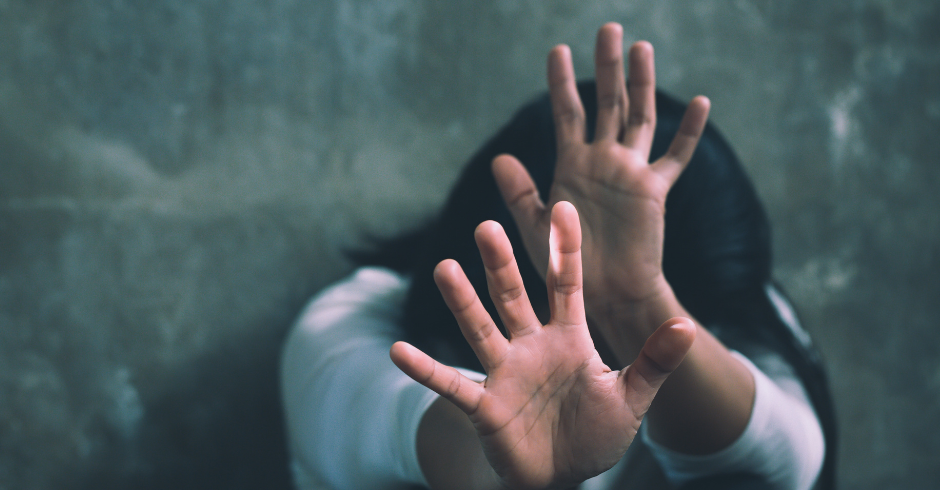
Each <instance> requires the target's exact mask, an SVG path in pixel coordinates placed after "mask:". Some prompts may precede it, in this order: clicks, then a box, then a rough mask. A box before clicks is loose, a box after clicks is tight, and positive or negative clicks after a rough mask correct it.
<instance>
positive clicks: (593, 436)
mask: <svg viewBox="0 0 940 490" xmlns="http://www.w3.org/2000/svg"><path fill="white" fill-rule="evenodd" d="M487 374H488V376H487V380H486V384H485V386H486V392H485V394H484V395H483V397H482V398H481V400H480V403H479V405H478V408H477V409H476V410H475V411H474V412H472V413H470V414H469V415H470V419H471V421H473V424H474V426H475V427H476V428H477V431H478V432H479V435H480V440H481V442H482V444H483V447H484V450H485V451H486V453H487V457H488V459H489V460H490V462H491V464H492V465H493V466H494V468H495V469H496V471H497V473H498V474H500V475H503V477H504V479H505V480H507V481H508V482H511V483H513V484H514V486H518V487H523V488H543V487H546V486H548V484H550V483H552V482H555V483H559V482H561V483H562V484H572V485H573V484H576V483H577V482H579V481H582V480H584V479H587V478H589V477H591V476H594V475H596V474H599V473H601V472H602V471H604V470H606V469H608V468H610V467H611V466H613V465H614V464H615V463H616V462H617V461H618V460H619V458H620V457H621V456H622V455H623V453H624V452H625V451H626V450H627V448H628V447H629V445H630V442H631V441H632V440H633V438H634V436H635V435H636V432H637V429H638V427H639V424H640V419H639V417H637V416H636V414H635V413H634V412H633V410H632V409H631V407H629V406H628V405H627V404H626V403H625V398H624V396H625V394H624V389H623V385H622V383H621V382H620V380H619V376H618V374H619V373H617V372H612V371H611V370H610V368H608V367H607V366H606V365H604V364H603V363H602V362H601V360H600V357H599V356H598V355H597V351H596V350H595V349H594V344H593V342H592V341H591V338H590V335H589V334H588V333H587V325H583V324H582V325H574V326H571V325H554V324H549V325H545V326H544V327H542V328H541V329H540V330H539V331H536V332H533V333H530V334H527V335H524V336H521V337H514V338H513V339H512V340H511V341H510V350H509V352H508V355H507V356H506V358H505V359H503V360H502V361H501V362H500V363H499V364H497V365H496V366H495V367H494V368H493V369H491V370H489V371H488V373H487ZM646 408H647V407H646V406H642V407H637V408H636V409H637V410H640V411H641V413H642V412H645V410H646Z"/></svg>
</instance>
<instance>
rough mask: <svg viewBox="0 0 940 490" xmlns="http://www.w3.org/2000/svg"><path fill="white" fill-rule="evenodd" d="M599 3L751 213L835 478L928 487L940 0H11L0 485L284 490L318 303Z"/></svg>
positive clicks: (934, 415) (2, 187) (2, 211)
mask: <svg viewBox="0 0 940 490" xmlns="http://www.w3.org/2000/svg"><path fill="white" fill-rule="evenodd" d="M609 20H614V21H618V22H621V23H622V24H623V25H624V28H625V37H626V38H627V40H628V42H629V41H632V40H635V39H648V40H650V41H651V42H652V43H653V45H654V46H655V48H656V54H657V58H656V61H657V70H658V80H659V84H660V86H661V87H662V88H664V89H666V90H668V91H670V92H672V93H674V94H676V95H678V96H679V97H681V98H691V97H692V96H694V95H696V94H699V93H702V94H706V95H708V96H709V97H710V98H711V99H712V105H713V112H712V120H713V121H715V122H716V123H717V124H718V126H719V127H720V128H721V129H722V130H723V132H724V134H725V135H726V136H727V137H728V139H729V140H730V141H731V143H732V145H733V146H734V148H735V149H736V151H737V152H738V154H739V156H740V157H741V159H742V161H743V162H744V164H745V166H746V168H747V170H748V172H749V173H750V175H751V177H752V178H753V180H754V182H755V184H756V187H757V189H758V191H759V193H760V195H761V197H762V198H763V199H764V201H765V203H766V205H767V210H768V212H769V214H770V216H771V220H772V223H773V225H774V247H775V260H776V262H775V264H776V267H775V276H776V277H777V279H778V280H779V281H780V282H781V284H782V285H783V286H784V287H785V288H786V290H787V291H788V292H789V293H790V295H791V296H792V297H793V299H794V302H795V303H796V305H797V307H798V309H799V310H800V312H801V313H802V315H803V317H804V321H805V323H806V326H807V328H808V330H809V331H810V332H811V333H812V334H813V336H814V337H815V339H816V341H817V343H818V344H819V345H820V348H821V350H822V351H823V353H824V356H825V358H826V362H827V366H828V368H829V370H830V374H831V378H832V384H833V391H834V395H835V398H836V402H837V410H838V414H839V416H840V423H841V437H842V450H841V457H840V461H839V463H840V478H841V481H842V484H843V485H842V486H843V487H845V488H858V489H881V488H928V487H929V486H930V485H932V484H935V483H936V482H937V481H940V470H938V469H937V467H936V465H935V463H936V461H937V459H938V458H940V434H938V431H937V429H936V421H937V420H940V329H938V328H937V325H938V321H940V306H938V304H940V302H938V300H937V299H938V298H940V280H938V273H940V266H938V259H940V257H938V254H940V250H938V249H940V246H938V245H937V243H938V238H940V213H938V212H937V210H938V209H940V193H938V192H937V191H936V189H937V188H938V186H940V165H938V157H937V154H938V150H940V143H938V135H940V31H938V30H937V29H936V26H937V25H940V5H938V4H936V3H934V2H921V1H916V0H894V1H892V0H852V1H846V2H810V1H805V0H804V1H796V0H780V1H776V2H771V1H766V0H736V1H731V2H727V1H717V0H699V1H697V2H693V3H689V2H681V1H677V0H669V1H662V2H648V3H642V2H595V1H586V2H578V3H576V4H575V3H572V2H565V1H561V0H547V1H520V2H493V3H492V4H491V3H490V2H438V1H433V0H322V1H316V2H300V1H296V0H269V1H261V0H233V1H229V2H217V1H212V0H188V1H182V0H157V1H144V0H108V1H106V0H78V1H73V2H59V1H53V0H33V1H27V0H0V489H20V488H23V489H26V488H29V489H47V488H48V489H52V488H57V489H62V488H64V489H69V488H168V487H173V488H206V487H208V488H216V487H218V488H233V489H235V488H259V487H263V488H287V487H288V485H289V475H288V470H287V465H286V448H285V445H284V436H283V433H282V423H283V421H282V418H281V415H280V407H279V402H278V396H279V393H278V388H277V377H276V376H277V358H278V353H279V346H280V343H281V341H282V340H283V338H284V335H285V333H286V331H287V329H288V328H289V326H290V323H291V321H292V319H293V317H294V316H295V315H296V314H297V313H298V311H299V309H300V307H301V306H302V305H303V303H304V301H305V300H306V299H307V298H309V297H310V296H311V295H312V294H313V293H315V292H316V291H317V290H319V289H320V288H322V287H323V286H324V285H326V284H328V283H330V282H332V281H334V280H337V279H339V278H341V277H342V276H343V275H344V274H346V273H348V272H350V270H351V267H352V264H351V263H350V262H349V261H348V260H347V259H346V258H345V257H344V255H343V250H345V249H348V248H350V247H355V246H357V245H361V244H363V243H365V242H364V240H365V237H367V236H391V235H393V234H395V233H396V232H399V231H402V230H404V229H407V228H408V227H410V226H414V225H416V224H418V223H420V222H421V220H422V219H425V218H427V217H428V216H430V215H431V214H432V213H433V212H434V210H435V209H436V208H437V206H439V205H440V203H441V202H442V200H443V198H444V196H445V195H446V192H447V189H448V186H449V185H450V183H451V182H452V181H453V179H454V178H455V177H456V174H457V172H458V170H459V168H460V165H461V164H462V163H463V162H464V161H466V159H467V158H468V157H469V156H470V154H471V153H472V152H473V150H474V149H475V148H476V147H477V146H478V145H480V144H481V143H482V142H483V141H484V140H485V139H486V138H487V137H488V136H489V135H490V134H492V133H493V132H495V130H496V129H497V128H498V127H499V126H500V125H501V124H502V123H503V122H504V121H506V120H507V119H508V117H509V116H510V115H511V114H512V112H513V110H514V109H515V108H516V107H518V106H520V105H521V104H523V103H524V102H525V101H527V100H529V99H530V98H531V97H533V96H535V95H536V94H538V93H540V92H541V91H543V90H544V86H545V83H544V80H543V76H544V75H543V74H544V63H545V55H546V53H547V52H548V50H549V49H550V48H551V47H552V46H553V45H555V44H557V43H562V42H564V43H568V44H570V45H571V47H572V51H573V54H574V58H575V68H576V71H577V72H578V74H579V76H582V77H587V76H590V74H591V73H592V70H593V67H592V50H593V40H594V32H595V31H596V29H597V27H598V26H600V25H601V24H602V23H603V22H606V21H609ZM931 26H933V27H931Z"/></svg>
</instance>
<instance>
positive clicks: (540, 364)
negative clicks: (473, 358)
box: [391, 202, 696, 488]
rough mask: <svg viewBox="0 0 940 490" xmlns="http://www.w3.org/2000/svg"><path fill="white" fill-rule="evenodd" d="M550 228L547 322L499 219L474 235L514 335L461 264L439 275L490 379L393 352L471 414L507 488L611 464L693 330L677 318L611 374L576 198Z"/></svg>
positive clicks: (405, 349)
mask: <svg viewBox="0 0 940 490" xmlns="http://www.w3.org/2000/svg"><path fill="white" fill-rule="evenodd" d="M549 227H550V232H549V237H550V238H549V243H550V247H549V253H548V257H547V258H546V262H547V263H548V267H547V272H546V282H547V285H548V297H549V305H550V310H551V321H549V322H548V324H546V325H542V324H541V323H540V322H539V320H538V318H537V317H536V315H535V312H534V311H533V309H532V306H531V305H530V303H529V299H528V296H527V295H526V291H525V288H524V286H523V284H522V278H521V276H520V275H519V270H518V267H517V265H516V261H515V258H514V256H513V252H512V247H511V246H510V243H509V240H508V238H507V237H506V234H505V232H504V231H503V229H502V228H501V227H500V225H499V224H497V223H495V222H492V221H488V222H484V223H482V224H481V225H480V226H479V227H478V228H477V231H476V233H475V237H476V241H477V246H478V247H479V249H480V254H481V256H482V258H483V264H484V266H485V268H486V276H487V283H488V285H489V291H490V296H491V297H492V299H493V302H494V304H495V305H496V309H497V311H498V313H499V316H500V318H501V319H502V320H503V324H504V325H505V326H506V329H507V331H508V334H509V338H508V339H507V338H506V337H504V336H503V334H502V333H501V332H500V330H499V329H498V327H497V326H496V324H495V323H494V322H493V320H492V318H490V316H489V314H488V313H487V312H486V310H485V309H484V307H483V305H482V303H481V302H480V300H479V297H478V296H477V294H476V292H475V291H474V290H473V287H472V286H471V284H470V282H469V281H468V279H467V277H466V275H465V274H464V273H463V270H462V269H461V268H460V266H459V265H458V264H457V263H456V262H454V261H453V260H445V261H443V262H441V263H440V264H439V265H438V267H437V269H436V270H435V273H434V274H435V280H436V282H437V284H438V287H439V288H440V290H441V293H442V294H443V296H444V299H445V301H446V303H447V305H448V307H449V308H450V309H451V311H452V312H453V313H454V316H455V317H456V319H457V323H458V324H459V325H460V329H461V331H462V332H463V334H464V337H465V338H466V339H467V342H469V343H470V346H471V347H472V348H473V350H474V352H475V353H476V355H477V357H478V358H479V359H480V362H481V364H482V365H483V367H484V369H485V370H486V374H487V377H486V380H485V381H484V382H483V383H476V382H474V381H471V380H470V379H468V378H466V377H464V376H463V375H462V374H460V373H459V372H458V371H457V370H456V369H454V368H452V367H448V366H445V365H443V364H441V363H439V362H437V361H435V360H434V359H432V358H431V357H429V356H428V355H427V354H425V353H423V352H421V351H420V350H418V349H416V348H415V347H413V346H411V345H409V344H406V343H404V342H398V343H396V344H395V345H393V346H392V349H391V357H392V360H393V361H394V362H395V364H396V365H397V366H398V367H399V368H401V370H402V371H404V372H405V373H406V374H408V375H409V376H411V377H412V378H414V379H415V380H416V381H418V382H420V383H422V384H424V385H425V386H427V387H428V388H430V389H432V390H434V391H435V392H437V393H439V394H440V395H441V396H443V397H445V398H447V399H448V400H450V401H451V402H453V403H454V404H455V405H456V406H457V407H459V408H460V409H461V410H463V411H464V412H465V413H466V414H467V416H468V417H469V418H470V420H471V421H472V422H473V425H474V427H475V428H476V430H477V433H478V435H479V438H480V442H481V444H482V447H483V451H484V453H485V455H486V458H487V460H488V461H489V463H490V465H491V466H492V467H493V469H494V470H495V473H496V474H497V475H498V477H499V478H500V480H501V482H502V483H503V484H504V485H506V486H508V487H510V488H565V487H568V486H571V485H575V484H577V483H579V482H581V481H583V480H585V479H587V478H589V477H592V476H594V475H597V474H599V473H601V472H602V471H604V470H606V469H608V468H610V467H611V466H613V465H614V464H615V463H616V462H617V461H618V460H619V459H620V458H621V457H622V455H623V454H624V452H625V451H626V450H627V448H628V447H629V445H630V443H631V442H632V441H633V438H634V437H635V436H636V433H637V430H638V428H639V426H640V422H641V421H642V419H643V416H644V415H645V413H646V411H647V409H648V408H649V405H650V402H651V401H652V400H653V397H654V396H655V394H656V392H657V390H658V389H659V387H660V386H661V385H662V383H663V381H665V379H666V377H667V376H668V375H669V374H670V373H671V372H672V371H673V370H674V369H675V368H676V367H677V366H678V365H679V364H680V363H681V362H682V359H683V358H684V356H685V354H686V352H687V351H688V349H689V348H690V346H691V345H692V342H693V340H694V338H695V332H696V331H695V327H694V326H693V324H692V322H691V321H690V320H687V319H684V318H673V319H671V320H669V321H667V322H665V323H664V324H663V325H662V326H661V327H660V328H659V329H658V330H657V331H656V332H655V333H654V334H653V335H652V336H650V337H649V339H648V340H647V342H646V344H645V345H644V347H643V349H642V351H641V352H640V354H639V356H638V357H637V359H636V361H635V362H633V364H631V365H630V366H628V367H626V368H625V369H623V370H622V371H611V369H610V368H608V367H607V366H606V365H605V364H604V363H603V362H602V361H601V359H600V356H599V355H598V353H597V351H596V350H595V348H594V343H593V341H592V340H591V336H590V334H589V333H588V327H587V323H586V320H585V312H584V302H583V298H582V270H581V227H580V223H579V218H578V212H577V211H575V208H574V206H572V205H571V204H570V203H567V202H559V203H557V204H556V205H555V206H554V207H553V210H552V212H551V215H550V219H549Z"/></svg>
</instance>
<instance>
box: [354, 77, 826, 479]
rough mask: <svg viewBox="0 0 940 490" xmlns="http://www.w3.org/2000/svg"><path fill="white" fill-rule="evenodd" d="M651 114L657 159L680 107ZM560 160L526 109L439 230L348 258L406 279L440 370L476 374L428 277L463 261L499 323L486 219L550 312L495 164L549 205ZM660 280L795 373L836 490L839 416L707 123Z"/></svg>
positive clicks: (591, 101) (589, 109)
mask: <svg viewBox="0 0 940 490" xmlns="http://www.w3.org/2000/svg"><path fill="white" fill-rule="evenodd" d="M578 92H579V93H580V95H581V100H582V101H583V103H584V106H585V112H586V114H587V121H588V126H589V127H588V137H589V138H593V132H594V118H595V114H596V96H595V86H594V84H593V82H586V83H580V84H579V85H578ZM656 109H657V114H658V123H657V127H656V133H655V137H654V140H653V148H652V154H651V157H650V159H651V160H655V159H656V158H658V157H659V156H661V155H662V154H664V153H665V152H666V149H667V148H668V145H669V143H670V142H671V141H672V138H673V136H674V135H675V133H676V131H677V130H678V127H679V122H680V120H681V118H682V115H683V113H684V111H685V104H682V103H680V102H679V101H677V100H675V99H673V98H671V97H669V96H668V95H666V94H664V93H662V92H657V93H656ZM555 149H556V148H555V134H554V124H553V121H552V113H551V105H550V102H549V99H548V97H547V96H543V97H540V98H539V99H537V100H535V101H534V102H532V103H530V104H528V105H527V106H525V107H523V108H522V109H521V110H520V111H519V112H518V113H517V114H516V115H515V117H514V118H513V119H512V121H510V122H509V124H508V125H506V126H505V127H503V128H502V129H501V130H500V131H499V132H498V133H497V134H496V136H494V137H493V138H492V139H491V140H490V141H489V142H487V143H486V145H484V146H483V148H481V149H480V150H479V151H478V152H477V153H476V154H475V155H474V156H473V158H472V159H471V160H470V162H469V164H468V165H467V166H466V168H465V169H464V170H463V173H462V175H461V176H460V178H459V179H458V181H457V183H456V185H455V187H454V188H453V190H452V191H451V193H450V196H449V198H448V200H447V202H446V204H445V205H444V208H443V209H442V211H441V212H440V214H439V215H438V216H437V217H436V219H434V220H433V221H431V222H430V223H428V224H427V225H426V226H424V227H422V228H420V229H418V230H415V231H412V232H410V233H407V234H405V235H402V236H401V237H399V238H397V239H393V240H390V241H386V242H384V243H382V244H381V245H380V246H379V247H378V250H377V251H375V252H370V253H356V254H353V256H354V258H356V259H358V261H359V262H360V263H362V264H363V265H365V264H371V265H383V266H385V267H390V268H393V269H396V270H398V271H399V272H402V273H405V274H408V275H410V276H411V281H412V283H411V288H410V290H409V293H408V296H407V300H406V304H405V309H404V316H403V320H402V321H403V325H404V328H405V329H406V331H407V335H408V340H409V341H410V342H412V343H413V344H415V345H416V346H418V347H420V348H422V349H424V350H425V351H427V352H429V353H431V354H432V355H434V356H435V357H437V358H438V359H440V360H441V361H442V362H445V363H449V364H454V365H460V366H464V367H468V368H471V369H480V366H479V363H478V361H477V360H476V357H475V356H474V354H473V352H472V351H471V350H470V347H469V346H468V344H467V343H466V342H465V341H464V339H463V337H462V336H461V333H460V331H459V329H458V328H457V326H456V322H455V320H454V319H453V316H452V315H451V313H450V311H449V310H448V309H447V306H446V305H445V304H444V301H443V299H442V298H441V296H440V293H439V292H438V290H437V287H436V285H435V284H434V281H433V277H432V271H433V269H434V267H435V266H436V265H437V263H438V262H440V261H441V260H443V259H445V258H452V259H455V260H457V262H459V263H460V265H461V266H462V267H463V268H464V271H465V272H466V273H467V276H468V278H469V279H470V281H471V283H472V284H473V286H474V288H475V289H476V290H477V291H478V292H480V299H481V301H483V304H484V305H485V306H486V307H487V309H488V310H489V311H490V314H491V315H492V316H493V318H494V319H496V321H497V323H498V321H499V320H498V316H497V315H496V312H495V308H494V307H493V304H492V301H491V300H490V299H489V295H488V294H486V293H485V291H487V287H486V277H485V274H484V270H483V265H482V262H481V261H480V258H479V254H478V251H477V249H476V245H475V242H474V240H473V231H474V229H475V228H476V226H477V225H478V224H479V223H481V222H483V221H485V220H495V221H497V222H499V223H500V224H502V226H503V228H505V230H506V233H507V235H508V236H509V239H510V241H511V243H512V244H513V250H514V252H515V254H516V258H517V262H518V264H519V268H520V272H521V273H522V277H523V280H524V282H525V285H526V289H527V290H528V291H529V292H530V294H529V296H530V299H531V300H532V301H533V303H536V302H537V301H539V300H540V299H541V300H542V301H544V298H545V294H543V291H544V282H543V281H542V280H541V278H540V277H539V275H538V274H537V272H536V271H535V268H534V267H533V265H532V264H531V261H530V260H529V258H528V255H527V254H526V252H525V248H524V247H523V246H522V241H521V239H520V236H519V232H518V229H517V228H516V226H515V223H514V221H513V219H512V217H511V215H510V214H509V210H508V209H507V208H506V206H505V204H504V203H503V200H502V198H501V197H500V194H499V191H498V189H497V187H496V183H495V180H494V179H493V176H492V174H491V170H490V165H491V162H492V160H493V158H494V157H496V156H497V155H499V154H503V153H508V154H511V155H514V156H515V157H517V158H518V159H519V160H520V161H521V162H522V163H523V165H525V167H526V168H527V169H528V171H529V173H530V175H531V176H532V178H533V179H534V180H535V182H536V185H537V186H538V189H539V192H540V194H541V195H542V196H543V198H544V197H545V196H547V195H548V190H549V187H550V186H551V183H552V178H553V175H554V169H555V157H556V155H555ZM663 270H664V273H665V276H666V279H667V280H668V281H669V284H670V285H671V286H672V288H673V290H674V291H675V293H676V296H677V297H678V299H679V301H680V302H681V303H682V304H683V306H685V308H686V309H687V310H688V311H689V312H690V313H691V314H692V315H693V316H695V317H696V319H697V320H699V321H700V322H701V323H702V324H703V325H705V326H706V327H707V328H709V329H710V330H712V331H713V332H714V333H715V334H716V335H717V336H719V337H720V338H721V339H722V340H723V341H724V342H726V343H727V344H729V345H732V346H733V345H734V344H736V343H737V342H741V341H747V342H756V343H758V344H759V345H762V346H765V347H767V348H769V349H771V350H773V351H774V352H777V353H779V354H780V355H781V356H783V357H784V359H786V360H787V361H788V362H789V363H790V364H791V365H792V366H793V367H794V369H795V370H796V372H797V375H798V376H799V377H800V379H801V380H802V381H803V384H804V386H805V387H806V389H807V392H808V393H809V396H810V400H811V402H812V403H813V405H814V408H815V410H816V413H817V416H818V417H819V418H820V421H821V424H822V427H823V432H824V436H825V439H826V459H825V462H824V466H823V471H822V474H821V476H820V478H819V481H818V483H817V488H834V486H835V483H834V482H835V466H834V464H835V452H836V430H835V416H834V412H833V407H832V402H831V399H830V395H829V389H828V381H827V378H826V374H825V371H824V369H823V366H822V363H821V361H820V359H819V356H818V354H817V353H816V351H815V349H813V347H812V346H811V345H810V344H807V343H805V342H801V341H800V339H799V338H798V337H797V336H796V335H795V334H794V332H793V331H792V330H791V328H790V327H788V326H787V324H786V323H785V321H784V319H782V318H781V316H780V314H779V312H778V310H777V308H775V306H774V305H773V303H772V302H771V300H770V298H769V297H768V294H767V289H766V288H767V287H768V285H769V284H770V283H771V243H770V225H769V223H768V220H767V216H766V214H765V212H764V209H763V206H762V205H761V203H760V200H759V199H758V198H757V194H756V192H755V191H754V188H753V186H752V185H751V183H750V181H749V180H748V178H747V175H746V174H745V173H744V170H743V168H742V167H741V165H740V163H739V162H738V159H737V157H736V156H735V154H734V152H733V151H732V150H731V147H730V146H729V145H728V143H727V142H726V141H725V139H724V138H723V137H722V136H721V134H719V132H718V130H717V129H716V128H715V127H714V125H712V124H709V125H708V126H707V127H706V129H705V133H704V135H703V136H702V139H701V141H700V143H699V145H698V148H697V149H696V151H695V154H694V156H693V158H692V161H691V163H690V164H689V166H688V168H687V169H686V170H685V172H684V173H683V174H682V176H681V177H680V178H679V179H678V180H677V181H676V183H675V185H674V187H673V188H672V190H671V191H670V193H669V196H668V198H667V200H666V229H665V243H664V250H663ZM598 346H599V347H600V346H601V345H600V343H598ZM599 350H600V349H599ZM602 354H603V353H602ZM605 357H606V356H605ZM605 360H607V359H605ZM612 367H613V366H612Z"/></svg>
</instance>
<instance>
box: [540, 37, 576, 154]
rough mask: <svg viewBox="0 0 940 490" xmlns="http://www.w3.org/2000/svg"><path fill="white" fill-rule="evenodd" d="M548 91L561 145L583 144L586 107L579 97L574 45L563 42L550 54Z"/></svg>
mask: <svg viewBox="0 0 940 490" xmlns="http://www.w3.org/2000/svg"><path fill="white" fill-rule="evenodd" d="M548 93H549V96H550V97H551V101H552V116H553V118H554V120H555V136H556V139H557V141H558V148H559V152H560V151H561V148H563V147H564V146H567V145H569V144H572V143H583V142H584V134H585V129H584V128H585V125H584V107H583V106H582V105H581V97H580V96H578V87H577V82H576V80H575V77H574V67H573V66H572V64H571V48H569V47H568V46H565V45H564V44H560V45H558V46H555V48H554V49H552V50H551V51H550V52H549V53H548Z"/></svg>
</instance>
